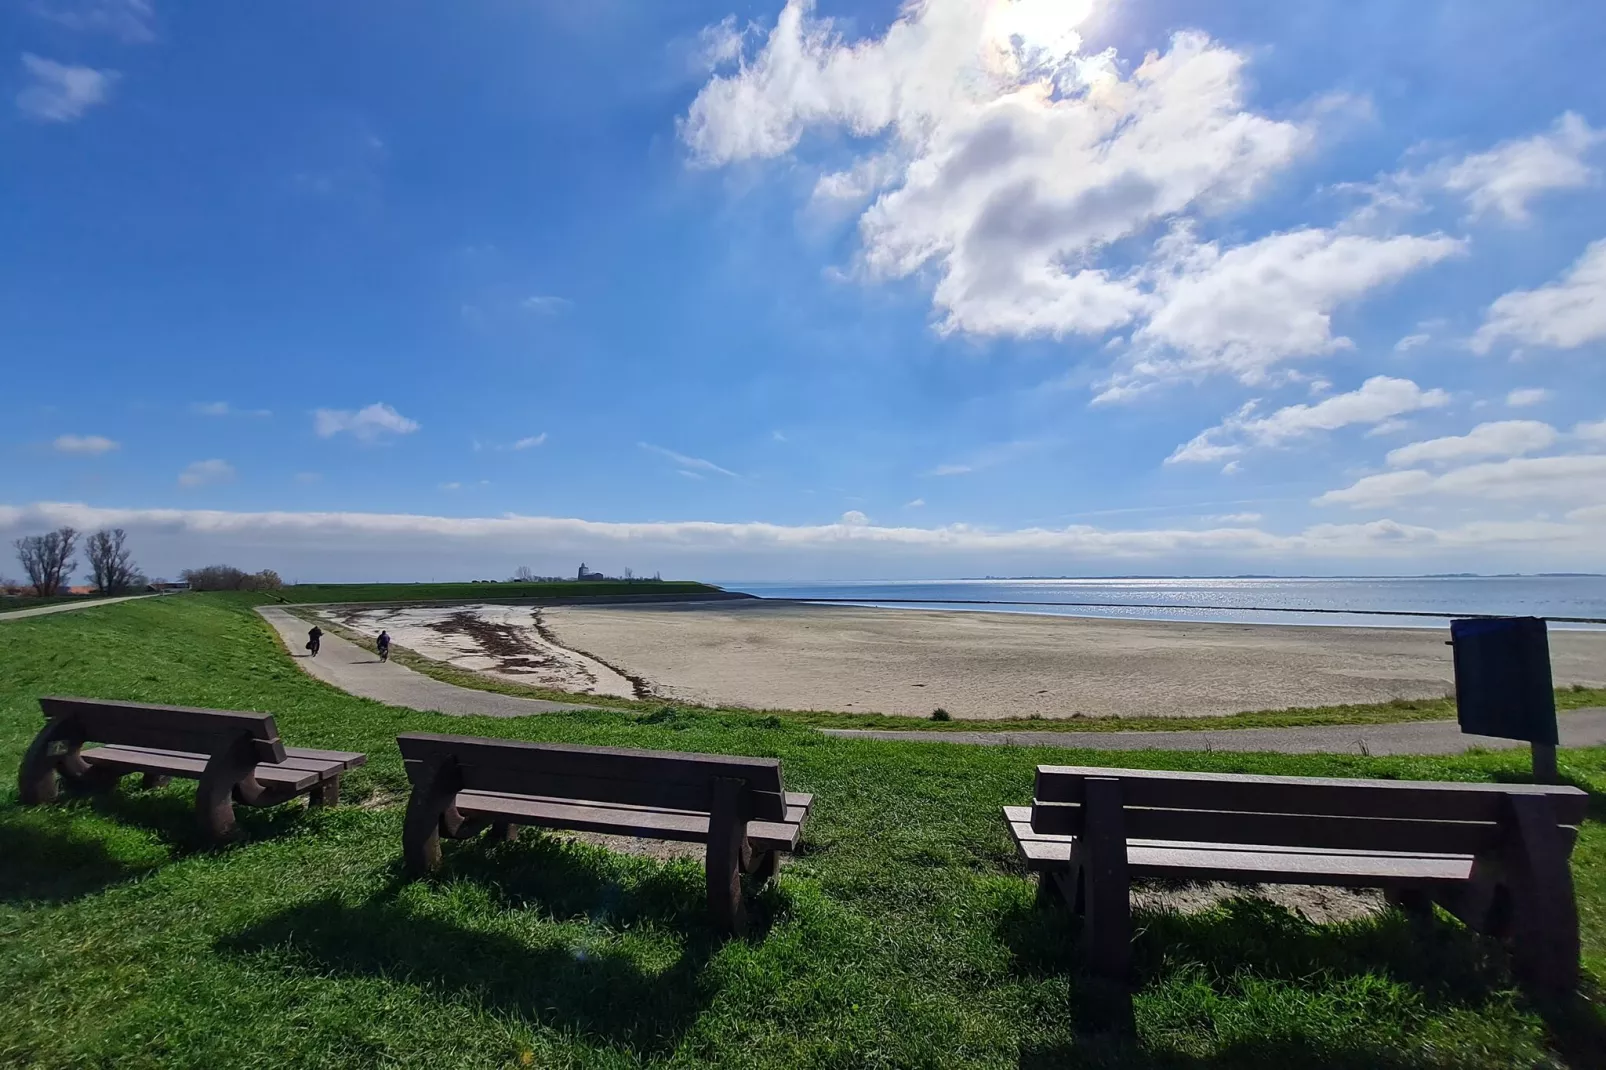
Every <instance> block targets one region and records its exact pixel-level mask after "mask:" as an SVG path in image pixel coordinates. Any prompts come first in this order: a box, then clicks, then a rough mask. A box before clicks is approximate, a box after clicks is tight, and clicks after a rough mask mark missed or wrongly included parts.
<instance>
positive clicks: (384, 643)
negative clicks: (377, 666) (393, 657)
mask: <svg viewBox="0 0 1606 1070" xmlns="http://www.w3.org/2000/svg"><path fill="white" fill-rule="evenodd" d="M378 646H379V660H380V661H389V660H390V633H389V632H386V631H381V632H380V633H379V643H378Z"/></svg>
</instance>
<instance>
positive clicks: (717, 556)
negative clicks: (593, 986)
mask: <svg viewBox="0 0 1606 1070" xmlns="http://www.w3.org/2000/svg"><path fill="white" fill-rule="evenodd" d="M1603 460H1606V458H1603ZM62 524H70V525H71V526H73V527H76V528H80V529H82V530H95V529H98V528H101V527H122V528H126V529H128V531H129V533H130V536H131V538H135V539H137V540H138V541H139V545H140V547H141V551H140V555H141V556H140V561H141V564H144V565H146V567H147V568H154V569H159V570H161V571H177V570H178V569H180V568H183V567H185V565H184V562H185V561H190V562H193V561H196V560H201V559H203V558H215V559H219V560H222V559H227V560H231V561H236V562H237V563H238V564H240V565H241V567H247V566H249V567H252V568H266V567H272V568H276V569H279V570H281V571H282V572H284V573H287V574H296V575H299V576H300V577H301V578H303V579H314V578H316V579H331V580H335V579H340V578H342V577H344V576H348V575H350V574H351V573H352V572H353V571H355V570H357V569H360V568H367V569H368V570H369V571H368V572H366V573H363V574H364V575H372V574H373V571H372V570H373V568H374V565H375V563H376V562H382V563H384V567H386V568H390V569H394V570H395V571H394V574H393V575H390V576H387V577H385V578H397V579H402V578H408V577H412V576H416V575H417V574H418V572H419V570H421V569H425V568H432V569H436V570H437V572H436V574H437V575H441V574H446V575H449V574H451V572H452V571H455V572H456V573H457V574H460V575H465V576H466V575H476V574H479V573H481V572H483V570H484V569H485V567H486V562H487V561H492V560H503V559H505V560H506V561H507V562H509V564H508V566H507V567H509V568H512V567H513V562H517V561H518V560H519V558H520V557H521V556H524V557H526V558H527V555H528V554H529V552H530V547H531V546H536V547H540V548H541V552H542V553H543V554H545V555H547V557H548V558H549V559H550V560H549V562H548V561H543V562H542V563H541V567H542V568H550V569H552V570H553V571H556V570H557V568H558V567H559V566H560V565H561V564H562V563H563V561H565V560H566V559H567V558H569V557H571V556H573V555H575V554H581V555H584V556H586V557H591V556H596V555H598V554H601V553H605V552H622V551H628V552H629V553H630V554H631V555H632V557H633V558H634V559H636V560H638V561H641V562H642V567H643V568H653V569H656V568H663V570H664V571H665V573H666V574H675V573H679V574H680V575H690V576H696V575H699V574H701V575H711V574H713V572H714V571H716V570H719V569H730V568H732V567H733V566H734V567H738V568H741V569H742V570H743V571H744V572H745V573H746V574H747V575H749V576H751V577H753V578H755V579H756V578H763V577H764V576H776V577H784V576H786V575H798V574H800V570H804V569H809V568H818V569H825V570H829V571H830V572H831V573H832V574H845V573H850V572H851V573H855V574H857V575H861V576H866V577H869V576H889V575H893V574H898V575H903V576H915V575H922V574H930V572H931V571H932V570H933V569H934V568H955V569H963V568H969V569H978V568H998V567H1001V566H1000V564H999V562H1001V561H1006V562H1008V563H1009V566H1010V567H1011V568H1012V569H1021V570H1022V571H1036V570H1042V569H1049V568H1054V569H1058V570H1066V569H1068V568H1080V567H1086V568H1092V567H1101V566H1104V565H1105V564H1107V563H1108V562H1109V561H1112V560H1119V561H1130V562H1134V563H1150V564H1149V567H1157V566H1156V564H1155V563H1162V564H1163V563H1171V562H1219V563H1220V564H1219V566H1218V567H1221V568H1223V569H1230V568H1238V569H1241V568H1243V567H1244V566H1246V565H1254V566H1256V567H1257V570H1260V569H1261V568H1262V567H1263V566H1264V563H1265V562H1268V561H1278V562H1283V563H1286V565H1287V566H1288V567H1295V566H1301V565H1302V566H1303V567H1306V568H1309V567H1310V564H1309V563H1311V562H1355V563H1361V562H1366V561H1375V560H1379V559H1383V560H1396V561H1400V562H1403V563H1405V566H1406V567H1412V568H1421V567H1433V566H1432V565H1426V563H1428V562H1434V563H1439V562H1443V563H1449V562H1465V561H1467V560H1468V558H1467V556H1466V555H1468V554H1477V555H1480V556H1478V557H1476V558H1474V560H1478V561H1485V562H1488V561H1491V560H1498V561H1501V562H1508V563H1510V565H1511V566H1513V567H1516V566H1519V565H1520V566H1521V567H1524V568H1527V569H1534V568H1537V567H1541V564H1552V563H1553V564H1556V565H1558V566H1568V567H1583V566H1592V567H1598V565H1599V563H1600V555H1601V550H1600V546H1599V527H1598V525H1596V524H1591V523H1588V522H1584V521H1580V522H1576V523H1566V524H1563V523H1555V522H1544V521H1534V520H1530V521H1512V522H1493V521H1479V522H1474V523H1470V524H1465V525H1461V526H1454V527H1446V528H1438V529H1435V528H1432V527H1427V526H1421V525H1410V524H1405V523H1401V522H1399V521H1395V520H1391V519H1381V520H1373V521H1369V522H1366V523H1354V524H1318V525H1314V526H1312V527H1308V528H1306V529H1304V530H1303V531H1299V532H1295V533H1291V534H1278V533H1274V532H1268V531H1265V530H1261V529H1259V528H1255V527H1244V526H1236V527H1224V528H1223V527H1214V528H1202V529H1201V528H1162V529H1138V530H1112V529H1106V528H1098V527H1092V526H1087V525H1073V526H1070V527H1064V528H1024V529H1018V530H1005V531H992V530H985V529H980V528H975V527H970V526H966V525H949V526H944V527H931V528H918V527H882V526H877V525H875V524H871V523H865V524H853V523H842V522H838V523H832V524H823V525H812V526H786V525H780V524H766V523H717V522H711V521H675V522H654V523H604V522H596V521H588V520H579V519H569V518H558V517H528V516H517V515H505V516H499V517H446V516H421V515H406V514H384V513H350V512H347V513H340V512H323V513H319V512H308V513H294V512H226V511H220V510H180V509H121V508H102V507H95V506H89V505H84V504H75V503H55V502H41V503H36V504H33V505H28V506H6V505H0V537H5V538H10V537H14V535H18V534H26V533H27V532H28V531H37V530H43V529H46V528H51V527H56V526H59V525H62ZM530 563H531V564H535V563H536V562H533V561H532V562H530ZM1190 567H1192V566H1190ZM1205 567H1209V566H1205ZM447 570H451V571H447Z"/></svg>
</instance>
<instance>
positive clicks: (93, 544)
mask: <svg viewBox="0 0 1606 1070" xmlns="http://www.w3.org/2000/svg"><path fill="white" fill-rule="evenodd" d="M127 538H128V535H127V533H126V532H124V531H123V529H122V528H113V529H112V530H110V531H106V530H104V529H102V530H100V531H97V532H95V533H94V534H93V535H91V536H90V537H89V541H88V542H86V543H84V556H86V557H88V558H89V571H90V573H91V574H93V576H94V578H95V589H96V590H98V591H100V592H101V593H102V594H121V593H122V592H124V591H126V590H128V589H129V588H130V587H132V586H133V585H134V577H135V576H136V575H138V572H139V570H138V569H136V568H135V567H134V555H133V552H132V551H130V550H129V549H128V548H127V547H125V546H124V545H123V542H124V540H125V539H127Z"/></svg>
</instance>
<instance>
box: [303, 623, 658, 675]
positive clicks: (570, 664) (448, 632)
mask: <svg viewBox="0 0 1606 1070" xmlns="http://www.w3.org/2000/svg"><path fill="white" fill-rule="evenodd" d="M327 612H328V615H329V616H330V617H331V618H333V619H334V620H337V621H339V622H340V623H341V624H344V625H345V626H346V627H348V628H350V629H352V630H353V631H356V632H361V633H362V634H363V635H367V636H377V635H378V634H379V633H380V631H382V630H383V631H388V632H390V638H391V640H392V641H393V642H394V643H395V644H396V645H397V646H400V647H406V648H407V649H408V650H411V651H413V652H414V653H418V654H422V655H423V656H424V657H426V658H433V659H435V660H437V661H444V662H447V663H448V664H451V665H455V666H457V667H458V668H462V669H473V670H474V671H476V672H482V673H486V674H488V675H491V676H499V677H502V678H503V679H506V680H516V681H518V682H519V683H522V684H529V685H531V686H534V687H551V688H556V689H558V690H560V691H569V692H573V693H576V694H583V695H618V696H621V697H624V698H633V697H634V696H635V694H636V689H635V687H634V685H633V684H632V683H631V681H629V680H627V679H626V678H625V677H623V676H621V675H620V674H619V673H617V672H615V671H614V670H613V669H611V668H609V667H608V666H606V665H603V664H601V663H600V662H598V661H596V660H594V659H592V658H589V657H586V656H585V655H583V654H577V653H575V652H574V651H572V650H568V649H565V648H564V647H562V646H559V645H557V644H555V643H553V642H551V641H549V640H548V639H547V638H546V637H545V636H543V635H542V634H541V631H540V627H539V623H540V613H541V611H540V610H534V609H531V608H530V607H529V606H507V605H457V606H390V607H385V608H378V609H361V608H357V607H350V606H348V607H330V608H329V610H328V611H327Z"/></svg>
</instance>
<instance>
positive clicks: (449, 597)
mask: <svg viewBox="0 0 1606 1070" xmlns="http://www.w3.org/2000/svg"><path fill="white" fill-rule="evenodd" d="M717 590H719V588H718V587H710V586H709V585H708V584H706V583H695V582H693V581H691V580H659V581H654V580H636V581H633V582H630V583H626V582H625V581H623V580H617V581H615V580H587V581H585V582H583V583H582V582H581V581H579V580H559V581H554V582H551V583H510V582H509V583H299V584H296V585H295V586H292V587H285V588H284V589H282V590H280V591H278V592H276V594H277V595H278V596H279V597H280V598H281V599H283V600H284V601H287V602H414V601H417V602H437V601H439V602H444V601H455V600H459V599H474V600H476V601H485V602H497V601H510V600H523V599H545V598H580V597H592V598H617V597H620V596H623V595H632V596H635V595H641V596H647V595H671V594H707V593H708V592H710V591H717Z"/></svg>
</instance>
